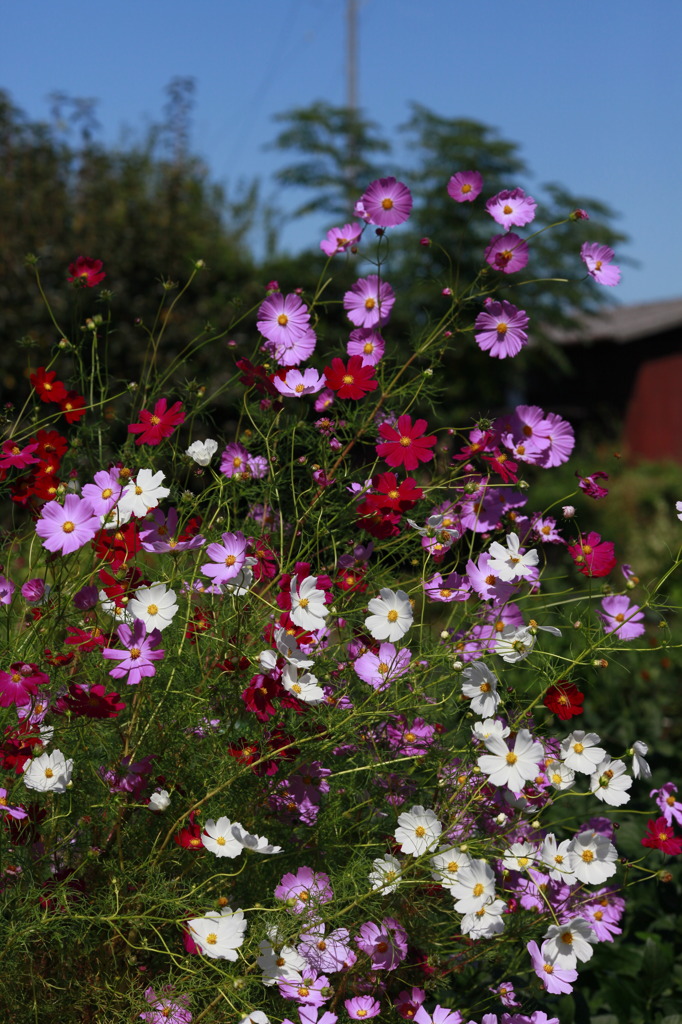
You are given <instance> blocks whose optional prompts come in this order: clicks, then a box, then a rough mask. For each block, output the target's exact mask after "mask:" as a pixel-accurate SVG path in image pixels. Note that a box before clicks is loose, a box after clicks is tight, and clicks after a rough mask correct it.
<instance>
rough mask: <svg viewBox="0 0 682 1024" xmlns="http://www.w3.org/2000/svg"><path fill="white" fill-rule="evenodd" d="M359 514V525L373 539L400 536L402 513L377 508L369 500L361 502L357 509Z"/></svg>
mask: <svg viewBox="0 0 682 1024" xmlns="http://www.w3.org/2000/svg"><path fill="white" fill-rule="evenodd" d="M357 513H358V519H357V525H358V526H359V527H360V529H361V530H365V532H366V533H368V534H369V535H370V536H371V537H376V538H377V540H383V539H384V538H386V537H398V536H399V534H400V527H399V526H398V523H399V522H400V519H401V515H400V512H393V511H391V510H389V511H386V510H385V509H382V508H377V506H376V505H374V504H372V502H371V501H370V500H369V498H368V499H367V500H366V501H362V502H360V504H359V505H358V507H357Z"/></svg>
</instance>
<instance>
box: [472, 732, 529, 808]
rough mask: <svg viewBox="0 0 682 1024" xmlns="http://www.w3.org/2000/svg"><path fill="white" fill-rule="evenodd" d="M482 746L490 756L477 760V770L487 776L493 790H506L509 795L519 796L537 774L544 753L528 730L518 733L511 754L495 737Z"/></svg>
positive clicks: (482, 756) (503, 743)
mask: <svg viewBox="0 0 682 1024" xmlns="http://www.w3.org/2000/svg"><path fill="white" fill-rule="evenodd" d="M485 745H486V747H487V748H488V750H489V751H490V753H489V754H482V755H481V757H479V759H478V767H479V768H480V769H481V771H482V772H484V773H485V774H486V775H488V776H489V778H490V782H491V783H492V784H493V786H507V787H508V788H509V789H511V790H512V792H514V793H519V792H520V791H521V790H522V789H523V787H524V785H525V784H526V782H530V780H531V779H534V778H535V776H536V775H537V774H538V762H539V761H541V760H542V758H543V755H544V751H543V749H542V744H541V743H539V742H538V740H534V739H533V737H532V736H531V734H530V732H529V731H528V729H519V731H518V733H517V734H516V738H515V740H514V749H513V750H510V749H509V747H508V746H507V744H506V743H505V742H504V740H501V739H499V737H497V736H490V737H489V738H488V739H487V740H485Z"/></svg>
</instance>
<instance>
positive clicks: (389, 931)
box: [355, 917, 408, 971]
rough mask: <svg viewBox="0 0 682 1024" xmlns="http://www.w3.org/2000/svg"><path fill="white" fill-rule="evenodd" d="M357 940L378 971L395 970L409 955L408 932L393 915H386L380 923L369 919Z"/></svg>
mask: <svg viewBox="0 0 682 1024" xmlns="http://www.w3.org/2000/svg"><path fill="white" fill-rule="evenodd" d="M355 941H356V942H357V944H358V946H359V947H360V949H361V950H362V952H363V953H366V954H367V956H368V957H370V958H371V960H372V967H373V969H374V970H376V971H394V970H395V969H396V967H397V966H398V964H399V963H401V962H402V961H403V960H404V959H405V957H406V956H407V942H408V940H407V932H406V931H405V929H404V928H403V926H402V925H401V924H399V923H398V921H396V920H395V918H393V917H385V918H384V919H383V921H382V922H381V924H380V925H378V924H374V923H373V922H372V921H367V922H366V923H365V924H363V925H361V926H360V934H359V935H356V936H355Z"/></svg>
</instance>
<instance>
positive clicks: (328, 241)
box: [320, 221, 362, 256]
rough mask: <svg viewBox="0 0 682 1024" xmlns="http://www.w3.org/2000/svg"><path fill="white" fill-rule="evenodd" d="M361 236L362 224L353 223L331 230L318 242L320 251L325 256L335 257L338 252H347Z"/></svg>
mask: <svg viewBox="0 0 682 1024" xmlns="http://www.w3.org/2000/svg"><path fill="white" fill-rule="evenodd" d="M361 235H362V224H358V222H357V221H354V222H353V223H352V224H344V225H343V227H342V228H331V230H329V231H328V232H327V234H326V236H325V238H323V239H322V241H321V242H320V249H321V250H322V252H323V253H324V254H325V256H335V255H336V254H337V253H339V252H347V251H348V249H350V247H351V246H352V245H355V243H356V242H358V241H359V239H360V236H361Z"/></svg>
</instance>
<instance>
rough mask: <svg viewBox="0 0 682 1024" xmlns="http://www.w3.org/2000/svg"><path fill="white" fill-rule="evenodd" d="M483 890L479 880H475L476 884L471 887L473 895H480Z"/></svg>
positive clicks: (483, 887)
mask: <svg viewBox="0 0 682 1024" xmlns="http://www.w3.org/2000/svg"><path fill="white" fill-rule="evenodd" d="M484 892H485V886H484V885H483V884H482V883H481V882H476V885H475V886H474V888H473V889H472V893H473V895H474V896H482V895H483V893H484Z"/></svg>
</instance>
